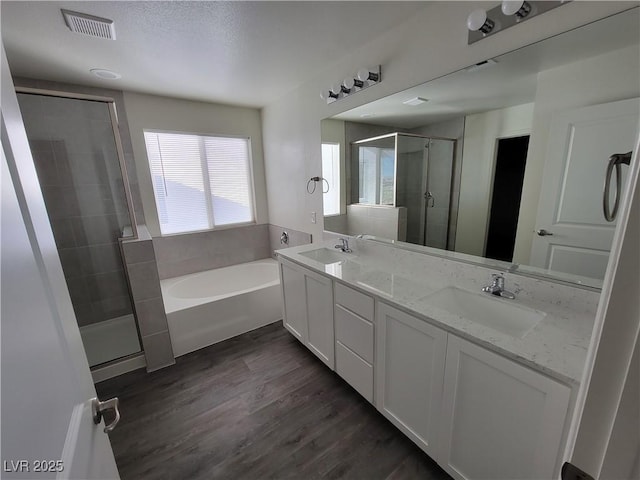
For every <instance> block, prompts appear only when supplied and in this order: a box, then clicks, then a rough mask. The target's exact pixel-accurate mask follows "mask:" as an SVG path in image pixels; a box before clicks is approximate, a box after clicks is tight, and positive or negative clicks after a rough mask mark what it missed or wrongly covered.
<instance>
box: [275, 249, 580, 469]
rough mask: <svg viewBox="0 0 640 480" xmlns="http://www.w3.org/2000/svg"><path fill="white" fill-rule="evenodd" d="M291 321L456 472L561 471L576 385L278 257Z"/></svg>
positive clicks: (384, 410) (366, 395)
mask: <svg viewBox="0 0 640 480" xmlns="http://www.w3.org/2000/svg"><path fill="white" fill-rule="evenodd" d="M280 272H281V273H280V274H281V283H282V293H283V299H284V325H285V327H286V328H287V329H288V330H289V331H290V332H291V333H292V334H293V335H294V336H295V337H296V338H298V339H299V340H300V341H301V342H302V343H304V344H305V345H306V346H307V347H308V348H309V349H310V350H311V351H312V352H313V353H314V354H315V355H317V356H318V357H319V358H320V359H321V360H322V361H323V362H324V363H326V364H327V365H328V366H329V367H330V368H332V369H333V368H334V358H335V371H336V372H337V373H338V374H339V375H340V376H341V377H342V378H344V379H345V380H346V381H347V382H348V383H349V384H350V385H351V386H352V387H353V388H354V389H355V390H356V391H358V392H359V393H360V394H361V395H362V396H363V397H364V398H366V399H367V400H368V401H370V402H372V403H374V405H375V406H376V408H377V409H378V410H379V411H380V412H381V413H382V414H383V415H384V416H385V417H386V418H387V419H389V420H390V421H391V422H392V423H393V424H394V425H395V426H396V427H398V428H399V429H400V430H401V431H402V432H403V433H404V434H405V435H407V436H408V437H409V438H411V439H412V440H413V441H414V442H415V443H416V444H417V445H418V446H419V447H420V448H421V449H422V450H424V451H425V452H426V453H427V454H428V455H429V456H431V457H432V458H433V459H434V460H435V461H436V462H437V463H438V464H439V465H440V466H441V467H442V468H444V469H445V470H446V471H447V472H448V473H449V474H450V475H451V476H452V477H454V478H455V479H458V480H473V479H487V478H491V479H514V478H519V479H540V478H554V477H556V478H557V477H558V475H559V469H560V465H559V463H560V459H561V458H562V450H563V441H564V437H565V431H566V424H567V418H568V412H569V405H570V402H571V399H572V390H571V388H570V387H569V386H567V385H565V384H563V383H560V382H558V381H556V380H554V379H552V378H550V377H548V376H546V375H544V374H542V373H540V372H537V371H535V370H532V369H530V368H529V367H527V366H524V365H522V364H521V363H518V362H516V361H513V360H511V359H510V358H507V357H505V356H502V355H499V354H497V353H495V352H493V351H490V350H487V349H485V348H483V347H481V346H479V345H477V344H475V343H472V342H469V341H467V340H463V339H461V338H460V337H458V336H456V335H454V334H452V333H448V332H447V331H445V330H443V329H441V328H439V327H436V326H435V325H433V324H432V323H430V322H428V321H425V320H424V319H422V318H418V317H417V316H413V315H411V314H410V313H407V312H406V311H404V310H400V309H398V308H396V307H394V306H392V305H389V304H387V303H385V301H383V300H380V299H374V297H373V296H370V295H367V294H365V293H362V292H360V291H359V290H356V289H354V288H351V287H349V286H347V285H344V284H343V283H341V282H339V281H333V280H331V279H330V278H328V277H325V276H324V275H320V274H317V273H315V272H313V271H311V270H310V269H306V268H304V267H300V266H298V265H297V264H295V263H291V262H288V261H286V260H283V259H281V260H280Z"/></svg>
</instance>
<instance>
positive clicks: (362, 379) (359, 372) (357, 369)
mask: <svg viewBox="0 0 640 480" xmlns="http://www.w3.org/2000/svg"><path fill="white" fill-rule="evenodd" d="M336 372H338V375H340V376H341V377H342V378H344V379H345V380H346V381H347V382H348V383H349V385H351V386H352V387H353V388H355V389H356V391H357V392H358V393H359V394H360V395H362V396H363V397H364V398H366V399H367V400H368V401H369V402H372V403H373V366H371V365H370V364H368V363H367V362H365V361H364V360H363V359H362V358H360V357H359V356H358V355H356V354H355V353H353V352H352V351H351V350H349V349H348V348H347V347H345V346H344V345H343V344H341V343H340V342H336Z"/></svg>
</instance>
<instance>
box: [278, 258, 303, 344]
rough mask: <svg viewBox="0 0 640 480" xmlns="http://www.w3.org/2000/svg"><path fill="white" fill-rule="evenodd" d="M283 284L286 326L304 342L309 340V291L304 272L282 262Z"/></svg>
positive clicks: (281, 276) (283, 306)
mask: <svg viewBox="0 0 640 480" xmlns="http://www.w3.org/2000/svg"><path fill="white" fill-rule="evenodd" d="M280 285H282V309H283V312H282V316H283V318H284V322H283V323H284V326H285V328H286V329H287V330H289V331H290V332H291V333H292V334H293V336H294V337H296V338H297V339H298V340H300V341H301V342H302V343H305V344H306V342H307V291H306V287H305V281H304V273H302V272H301V271H300V270H298V269H296V268H294V267H291V266H289V264H286V265H285V264H284V263H282V262H281V263H280Z"/></svg>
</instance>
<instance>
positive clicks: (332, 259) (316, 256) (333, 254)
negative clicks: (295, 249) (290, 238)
mask: <svg viewBox="0 0 640 480" xmlns="http://www.w3.org/2000/svg"><path fill="white" fill-rule="evenodd" d="M299 255H302V256H303V257H307V258H310V259H311V260H315V261H316V262H319V263H322V264H324V265H328V264H330V263H338V262H344V261H347V260H349V257H350V256H353V254H352V253H342V252H339V251H338V250H332V249H330V248H326V247H325V248H318V249H316V250H309V251H308V252H300V253H299Z"/></svg>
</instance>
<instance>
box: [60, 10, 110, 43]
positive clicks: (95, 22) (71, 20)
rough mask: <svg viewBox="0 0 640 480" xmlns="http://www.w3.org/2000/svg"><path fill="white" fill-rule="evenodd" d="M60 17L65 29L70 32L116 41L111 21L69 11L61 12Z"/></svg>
mask: <svg viewBox="0 0 640 480" xmlns="http://www.w3.org/2000/svg"><path fill="white" fill-rule="evenodd" d="M62 16H63V17H64V21H65V22H66V24H67V27H69V30H71V31H72V32H76V33H81V34H83V35H89V36H90V37H98V38H106V39H107V40H115V39H116V30H115V28H114V26H113V20H109V19H108V18H100V17H94V16H93V15H87V14H86V13H80V12H72V11H71V10H62Z"/></svg>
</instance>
